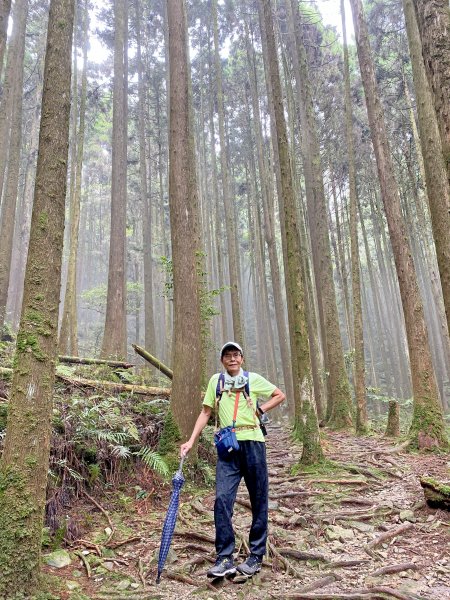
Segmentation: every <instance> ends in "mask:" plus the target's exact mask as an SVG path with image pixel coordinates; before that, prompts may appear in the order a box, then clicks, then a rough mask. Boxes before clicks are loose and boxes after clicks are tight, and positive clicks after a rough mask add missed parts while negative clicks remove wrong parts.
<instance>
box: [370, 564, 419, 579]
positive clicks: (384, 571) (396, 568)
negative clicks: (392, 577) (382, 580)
mask: <svg viewBox="0 0 450 600" xmlns="http://www.w3.org/2000/svg"><path fill="white" fill-rule="evenodd" d="M409 570H411V571H416V570H418V566H417V565H416V564H414V563H401V564H398V565H388V566H387V567H382V568H381V569H377V570H376V571H374V572H373V573H372V574H371V575H372V576H373V577H376V576H378V575H388V574H392V573H401V572H402V571H409Z"/></svg>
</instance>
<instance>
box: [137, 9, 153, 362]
mask: <svg viewBox="0 0 450 600" xmlns="http://www.w3.org/2000/svg"><path fill="white" fill-rule="evenodd" d="M135 10H136V44H137V70H138V131H139V176H140V199H141V211H142V216H143V219H142V234H143V235H142V246H143V255H144V316H145V347H146V348H150V349H151V350H152V351H154V350H155V342H156V339H155V324H154V315H153V268H152V240H153V236H152V211H151V206H150V202H149V200H150V196H149V193H148V185H147V179H148V176H147V145H146V140H145V131H146V127H145V107H146V102H147V100H146V93H145V83H144V65H143V63H142V42H141V27H142V25H141V10H142V9H141V3H140V0H136V1H135Z"/></svg>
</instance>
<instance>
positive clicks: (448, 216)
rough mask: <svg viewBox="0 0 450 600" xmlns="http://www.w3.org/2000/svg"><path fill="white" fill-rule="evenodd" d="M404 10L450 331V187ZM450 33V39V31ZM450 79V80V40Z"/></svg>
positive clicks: (406, 0)
mask: <svg viewBox="0 0 450 600" xmlns="http://www.w3.org/2000/svg"><path fill="white" fill-rule="evenodd" d="M448 10H449V9H448V5H447V11H448ZM403 11H404V13H405V21H406V31H407V34H408V43H409V53H410V56H411V65H412V71H413V78H414V88H415V92H416V98H417V115H418V120H419V132H420V142H421V148H422V155H423V158H424V169H425V182H426V189H427V196H428V202H429V207H430V215H431V225H432V229H433V238H434V243H435V246H436V257H437V262H438V267H439V274H440V277H441V286H442V295H443V297H444V306H445V314H446V316H447V326H448V330H449V332H450V184H449V178H448V174H447V171H446V165H445V162H444V158H443V153H442V144H441V138H440V136H439V128H438V124H437V120H436V113H435V110H434V107H433V99H432V95H431V92H430V89H429V86H428V80H427V77H426V72H425V67H424V64H423V60H422V44H421V41H420V35H419V28H418V26H417V21H416V15H415V12H414V5H413V0H403ZM447 14H448V12H447ZM448 34H449V36H450V30H449V32H448ZM448 76H449V80H450V41H449V74H448ZM449 92H450V86H449ZM449 103H450V97H447V109H448V104H449ZM449 125H450V124H449Z"/></svg>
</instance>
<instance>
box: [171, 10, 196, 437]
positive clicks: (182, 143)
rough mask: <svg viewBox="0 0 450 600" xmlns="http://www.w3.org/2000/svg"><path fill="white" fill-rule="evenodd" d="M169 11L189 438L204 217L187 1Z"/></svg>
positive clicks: (178, 380) (176, 254)
mask: <svg viewBox="0 0 450 600" xmlns="http://www.w3.org/2000/svg"><path fill="white" fill-rule="evenodd" d="M167 16H168V27H169V56H170V61H169V64H170V130H169V197H170V230H171V237H172V260H173V283H174V285H173V291H174V295H173V304H174V333H173V361H172V362H173V385H172V400H171V406H172V411H173V415H174V417H175V421H176V423H177V425H178V427H179V429H180V433H181V436H182V439H187V438H188V437H189V435H190V434H191V432H192V428H193V426H194V423H195V421H196V418H197V415H198V412H199V408H200V402H201V400H200V391H201V390H200V387H201V376H202V364H201V356H202V352H201V321H200V285H199V273H198V271H199V266H200V264H199V257H198V251H199V240H200V235H199V234H200V231H199V226H200V220H199V206H198V190H197V180H196V169H195V167H196V160H195V147H194V138H193V129H192V116H191V110H190V103H191V98H190V89H189V88H190V83H189V76H190V72H189V56H188V37H187V22H186V13H185V4H184V0H171V2H168V3H167ZM193 358H194V360H193Z"/></svg>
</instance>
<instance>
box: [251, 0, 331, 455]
mask: <svg viewBox="0 0 450 600" xmlns="http://www.w3.org/2000/svg"><path fill="white" fill-rule="evenodd" d="M258 6H259V9H260V15H261V17H262V18H261V21H263V22H264V29H263V27H262V28H261V29H262V30H263V33H262V34H263V35H264V32H265V35H266V47H267V57H266V60H267V64H268V71H269V76H270V84H271V88H272V101H273V109H274V115H275V125H276V132H277V137H276V139H274V140H273V143H274V144H276V145H277V148H278V156H279V160H280V171H281V190H282V195H281V197H280V199H279V201H280V209H281V210H280V212H281V215H280V217H281V219H282V221H283V222H284V223H283V228H284V231H285V234H286V245H287V248H286V250H287V252H286V253H284V257H285V263H284V270H285V276H286V292H287V296H288V318H289V324H290V329H291V356H292V365H293V369H292V371H293V380H294V397H295V402H296V414H295V417H296V422H295V427H296V429H297V434H299V435H300V437H301V440H302V442H303V450H302V458H301V460H302V462H303V463H305V464H310V463H313V462H316V461H318V460H320V459H321V458H322V448H321V445H320V435H319V425H318V421H317V413H316V406H315V403H314V394H313V386H312V377H311V363H310V356H309V344H308V333H307V325H306V316H305V305H304V285H303V281H302V268H301V256H300V247H299V235H298V231H297V209H296V203H295V197H294V186H293V178H292V169H291V161H290V155H289V143H288V138H287V131H286V123H285V119H284V107H283V101H282V90H281V82H280V73H279V67H278V57H277V47H276V42H275V33H274V27H273V18H272V7H271V5H270V1H269V0H259V3H258Z"/></svg>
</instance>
